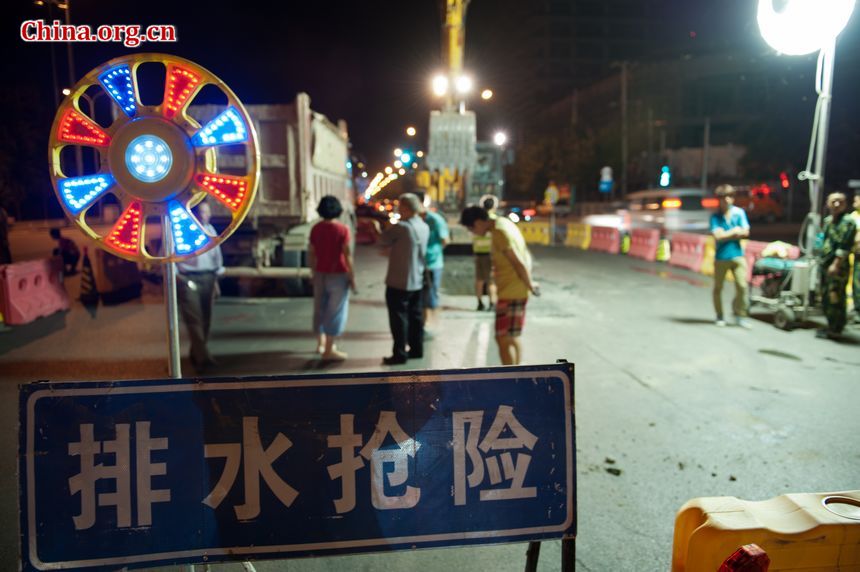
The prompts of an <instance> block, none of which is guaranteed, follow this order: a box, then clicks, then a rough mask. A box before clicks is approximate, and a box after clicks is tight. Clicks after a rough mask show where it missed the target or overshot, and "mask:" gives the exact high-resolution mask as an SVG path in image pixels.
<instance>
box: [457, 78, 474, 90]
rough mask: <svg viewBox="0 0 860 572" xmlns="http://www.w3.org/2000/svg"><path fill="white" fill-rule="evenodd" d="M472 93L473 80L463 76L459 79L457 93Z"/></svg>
mask: <svg viewBox="0 0 860 572" xmlns="http://www.w3.org/2000/svg"><path fill="white" fill-rule="evenodd" d="M470 91H472V78H470V77H469V76H467V75H461V76H460V77H458V78H457V92H458V93H469V92H470Z"/></svg>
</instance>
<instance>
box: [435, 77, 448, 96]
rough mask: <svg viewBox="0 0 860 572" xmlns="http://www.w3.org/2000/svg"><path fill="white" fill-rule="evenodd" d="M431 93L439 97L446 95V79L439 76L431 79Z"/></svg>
mask: <svg viewBox="0 0 860 572" xmlns="http://www.w3.org/2000/svg"><path fill="white" fill-rule="evenodd" d="M433 93H435V94H436V95H438V96H440V97H441V96H443V95H445V94H446V93H448V78H447V77H445V76H444V75H441V74H440V75H437V76H436V77H434V78H433Z"/></svg>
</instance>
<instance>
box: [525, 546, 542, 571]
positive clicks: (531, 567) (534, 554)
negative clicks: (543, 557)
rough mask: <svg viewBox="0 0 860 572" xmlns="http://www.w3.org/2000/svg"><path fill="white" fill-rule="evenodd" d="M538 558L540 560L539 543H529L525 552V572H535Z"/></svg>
mask: <svg viewBox="0 0 860 572" xmlns="http://www.w3.org/2000/svg"><path fill="white" fill-rule="evenodd" d="M538 558H540V542H529V547H528V550H526V572H537V565H538Z"/></svg>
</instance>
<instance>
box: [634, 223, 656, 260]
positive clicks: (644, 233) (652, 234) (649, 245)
mask: <svg viewBox="0 0 860 572" xmlns="http://www.w3.org/2000/svg"><path fill="white" fill-rule="evenodd" d="M659 243H660V231H659V230H657V229H656V228H637V229H634V230H633V232H631V233H630V250H629V251H628V252H627V256H632V257H633V258H641V259H642V260H647V261H649V262H654V261H655V260H657V246H658V244H659Z"/></svg>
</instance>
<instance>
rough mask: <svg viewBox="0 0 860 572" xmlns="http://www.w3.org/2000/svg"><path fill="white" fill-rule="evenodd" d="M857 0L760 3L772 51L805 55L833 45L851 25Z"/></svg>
mask: <svg viewBox="0 0 860 572" xmlns="http://www.w3.org/2000/svg"><path fill="white" fill-rule="evenodd" d="M854 2H855V0H827V1H826V2H822V1H820V0H782V9H781V10H776V9H775V7H774V0H759V3H758V14H757V18H758V25H759V29H760V30H761V35H762V37H763V38H764V39H765V41H766V42H767V43H768V44H770V46H771V47H772V48H774V49H775V50H777V51H778V52H781V53H783V54H786V55H790V56H802V55H805V54H811V53H813V52H816V51H818V50H820V49H822V48H824V47H826V46H828V45H829V44H831V43H832V42H833V41H834V40H835V39H836V36H838V35H839V33H840V32H842V30H843V29H844V28H845V25H846V24H848V19H849V18H850V17H851V13H852V12H853V11H854Z"/></svg>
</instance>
